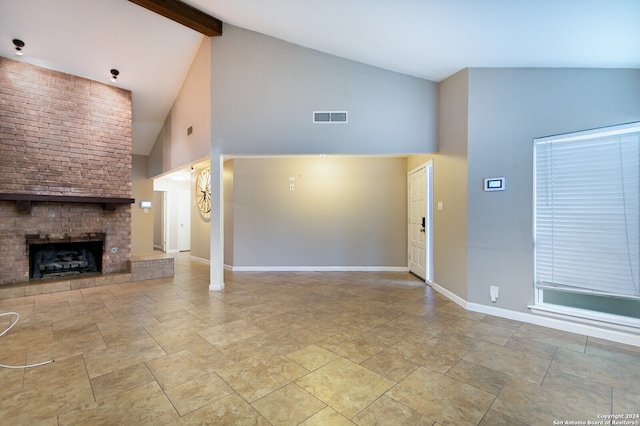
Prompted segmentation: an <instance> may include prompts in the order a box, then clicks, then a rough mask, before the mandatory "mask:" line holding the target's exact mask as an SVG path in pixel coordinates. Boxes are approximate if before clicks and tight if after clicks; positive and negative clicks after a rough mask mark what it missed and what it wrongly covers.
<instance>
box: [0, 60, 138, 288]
mask: <svg viewBox="0 0 640 426" xmlns="http://www.w3.org/2000/svg"><path fill="white" fill-rule="evenodd" d="M0 193H8V194H32V195H56V196H72V197H100V198H131V92H129V91H127V90H123V89H120V88H117V87H114V86H111V85H107V84H102V83H99V82H95V81H91V80H87V79H85V78H81V77H76V76H73V75H69V74H65V73H62V72H58V71H53V70H49V69H45V68H41V67H38V66H34V65H30V64H27V63H24V62H19V61H15V60H12V59H8V58H4V57H0ZM89 233H105V234H106V235H107V237H106V242H105V253H104V256H103V273H112V272H122V271H126V270H127V264H128V260H129V257H130V251H131V205H129V204H123V205H117V207H116V209H115V211H106V210H104V208H103V205H102V204H97V203H68V202H64V200H62V201H61V202H57V201H56V202H33V203H32V208H31V211H30V212H20V211H18V210H17V209H16V203H15V201H0V285H2V284H9V283H19V282H25V281H28V280H29V274H28V258H27V256H26V238H25V237H26V235H27V234H38V235H41V236H47V237H48V238H50V239H51V240H52V241H55V240H64V239H67V240H69V239H71V240H73V239H74V238H81V237H82V235H83V234H89Z"/></svg>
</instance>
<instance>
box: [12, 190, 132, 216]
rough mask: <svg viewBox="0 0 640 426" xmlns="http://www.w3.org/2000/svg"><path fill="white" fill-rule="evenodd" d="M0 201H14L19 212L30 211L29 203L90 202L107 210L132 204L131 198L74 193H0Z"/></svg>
mask: <svg viewBox="0 0 640 426" xmlns="http://www.w3.org/2000/svg"><path fill="white" fill-rule="evenodd" d="M0 201H15V202H16V210H18V211H19V212H25V213H29V212H31V203H33V202H44V203H47V202H48V203H91V204H102V206H103V208H104V209H105V210H107V211H114V210H115V209H116V206H117V205H118V204H133V203H135V199H133V198H114V197H81V196H74V195H39V194H10V193H6V192H5V193H0Z"/></svg>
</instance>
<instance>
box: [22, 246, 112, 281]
mask: <svg viewBox="0 0 640 426" xmlns="http://www.w3.org/2000/svg"><path fill="white" fill-rule="evenodd" d="M28 247H29V279H31V280H38V279H46V278H64V277H72V276H76V275H81V274H91V273H98V272H101V271H102V253H103V251H104V241H103V240H100V241H93V240H92V241H74V242H71V241H65V242H55V243H54V242H45V243H31V244H29V245H28Z"/></svg>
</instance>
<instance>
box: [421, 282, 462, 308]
mask: <svg viewBox="0 0 640 426" xmlns="http://www.w3.org/2000/svg"><path fill="white" fill-rule="evenodd" d="M427 284H429V285H430V286H431V287H433V289H434V290H435V291H437V292H438V293H440V294H442V295H443V296H445V297H446V298H447V299H449V300H451V301H453V302H455V303H456V304H457V305H459V306H461V307H463V308H464V309H469V308H467V305H468V303H467V301H466V300H464V299H463V298H462V297H460V296H458V295H457V294H455V293H452V292H450V291H449V290H447V289H446V288H444V287H442V286H440V285H438V284H436V283H435V281H433V282H427Z"/></svg>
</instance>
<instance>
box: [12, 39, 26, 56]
mask: <svg viewBox="0 0 640 426" xmlns="http://www.w3.org/2000/svg"><path fill="white" fill-rule="evenodd" d="M13 45H14V46H15V48H16V55H18V56H22V48H23V47H24V41H22V40H18V39H17V38H14V39H13Z"/></svg>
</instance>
